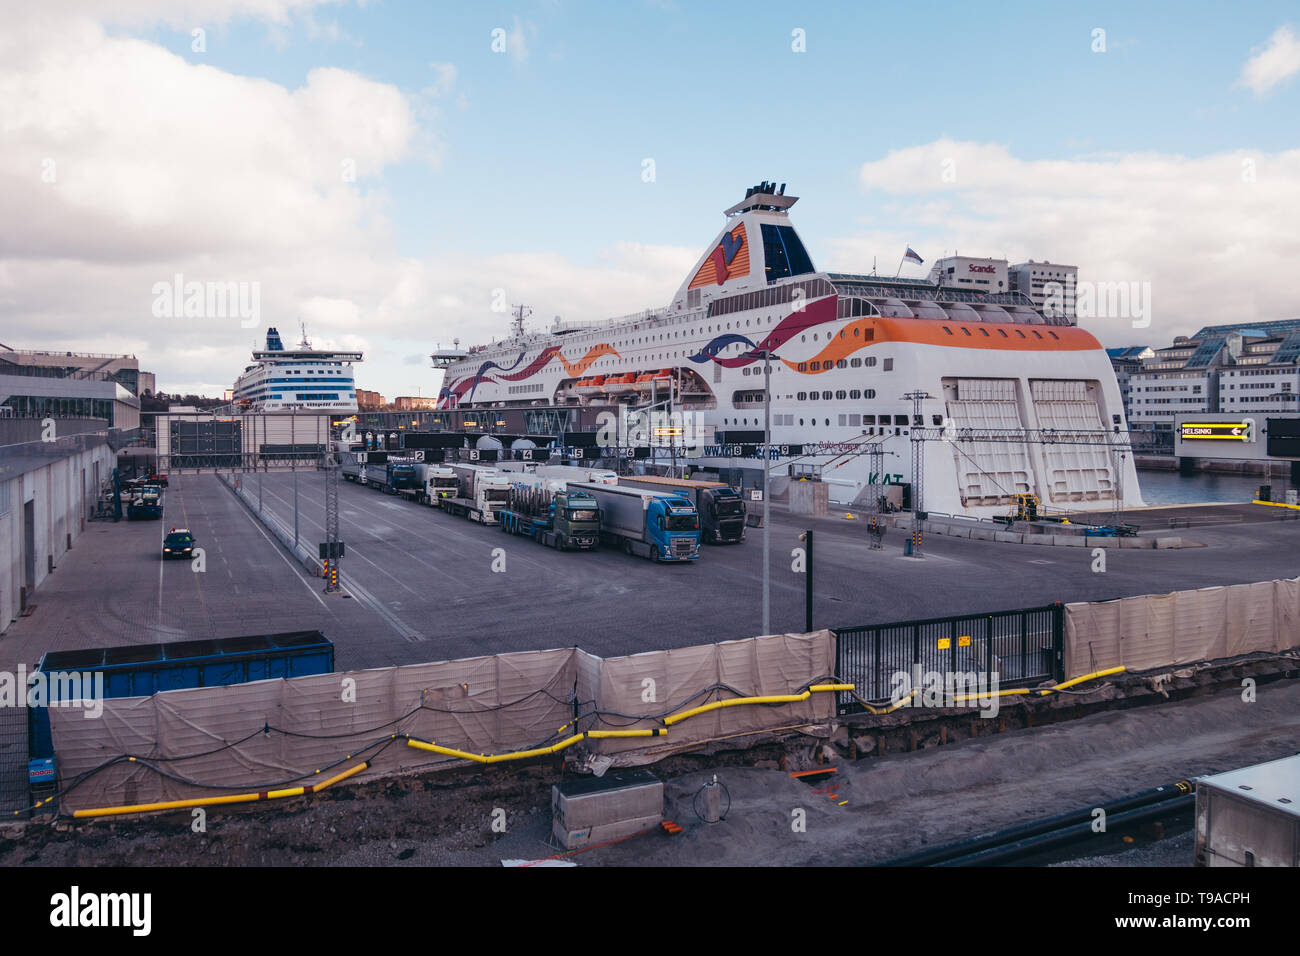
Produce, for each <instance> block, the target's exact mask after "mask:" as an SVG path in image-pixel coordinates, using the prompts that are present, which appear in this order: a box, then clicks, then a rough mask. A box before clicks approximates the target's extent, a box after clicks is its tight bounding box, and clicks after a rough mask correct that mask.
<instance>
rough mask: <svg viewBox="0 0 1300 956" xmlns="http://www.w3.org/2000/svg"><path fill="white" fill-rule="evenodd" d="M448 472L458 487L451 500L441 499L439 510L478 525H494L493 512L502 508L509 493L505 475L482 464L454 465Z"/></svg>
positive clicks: (495, 518) (508, 484)
mask: <svg viewBox="0 0 1300 956" xmlns="http://www.w3.org/2000/svg"><path fill="white" fill-rule="evenodd" d="M451 470H452V471H453V472H454V473H455V475H456V480H457V483H458V484H459V488H458V489H457V494H456V495H455V497H451V498H443V499H442V510H443V511H447V512H450V513H451V514H454V515H464V516H465V517H467V518H469V519H470V520H471V521H477V522H479V523H480V524H496V520H497V512H498V511H500V510H501V509H502V508H504V507H505V506H506V499H507V498H508V497H509V494H510V482H509V480H508V479H507V478H506V476H505V475H504V474H503V473H502V472H499V471H497V470H496V469H495V468H491V467H488V466H486V465H462V464H456V465H452V466H451Z"/></svg>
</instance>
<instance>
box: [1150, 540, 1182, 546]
mask: <svg viewBox="0 0 1300 956" xmlns="http://www.w3.org/2000/svg"><path fill="white" fill-rule="evenodd" d="M1182 546H1183V539H1182V538H1156V547H1157V548H1181V547H1182Z"/></svg>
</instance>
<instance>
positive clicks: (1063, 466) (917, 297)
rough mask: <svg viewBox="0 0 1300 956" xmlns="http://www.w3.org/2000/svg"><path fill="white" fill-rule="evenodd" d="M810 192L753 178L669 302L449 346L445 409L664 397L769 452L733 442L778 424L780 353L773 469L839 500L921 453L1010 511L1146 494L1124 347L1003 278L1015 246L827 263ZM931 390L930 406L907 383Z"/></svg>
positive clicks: (940, 484)
mask: <svg viewBox="0 0 1300 956" xmlns="http://www.w3.org/2000/svg"><path fill="white" fill-rule="evenodd" d="M796 201H797V197H794V196H787V195H785V186H784V184H782V186H781V187H780V188H779V189H778V188H777V187H776V185H775V184H774V183H767V182H764V183H762V184H760V185H758V186H755V187H751V188H750V189H749V190H747V192H746V195H745V198H744V199H743V200H742V201H741V202H739V203H736V204H735V205H734V206H732V207H731V208H729V209H727V210H726V211H725V215H726V217H727V221H726V224H725V226H724V228H723V229H722V231H721V232H720V233H719V234H718V235H717V237H716V238H715V239H714V240H713V242H712V243H711V244H710V245H709V246H708V247H707V249H706V250H705V252H704V254H703V256H701V258H700V260H699V261H698V262H697V263H696V265H695V267H694V268H693V269H692V270H691V272H690V273H689V274H688V276H687V277H686V279H685V281H684V282H683V283H682V285H681V287H680V288H679V289H678V290H677V293H676V294H675V295H674V296H673V298H672V300H671V301H670V302H669V303H668V305H667V306H666V307H664V308H662V309H657V310H650V311H647V312H644V313H639V314H637V315H633V316H626V317H623V318H617V319H610V320H607V321H604V322H599V323H588V324H565V323H561V322H559V321H558V320H557V323H556V326H555V328H554V329H553V330H552V331H551V332H549V333H543V334H525V333H524V332H523V329H522V323H521V322H519V323H516V328H515V330H514V334H513V335H512V336H511V337H510V338H508V339H506V340H504V341H501V342H497V343H494V344H492V345H490V346H479V347H476V348H472V349H470V350H468V352H467V353H461V352H459V351H457V353H456V354H454V355H451V354H448V355H444V354H443V353H439V355H438V356H435V363H436V364H438V365H441V366H443V367H445V368H446V376H445V379H444V383H443V388H442V391H441V393H440V403H439V407H440V408H460V409H466V408H486V407H502V406H516V405H521V404H522V405H533V406H538V405H541V406H571V405H575V404H610V403H626V404H629V405H630V406H635V405H645V404H647V403H648V400H649V398H650V397H651V396H652V395H653V396H654V397H656V398H658V399H662V398H664V396H666V395H667V396H670V397H671V398H672V400H673V402H674V409H675V410H678V411H681V412H684V413H688V414H689V413H694V414H695V415H697V416H698V417H699V419H700V420H701V421H702V422H703V423H704V426H705V428H706V430H707V431H708V432H709V434H710V435H711V436H712V441H710V442H709V444H708V446H706V447H705V448H704V449H703V454H701V455H698V456H696V457H693V458H691V459H690V463H691V464H692V465H693V466H695V467H696V468H704V469H715V468H716V469H718V470H720V471H721V470H722V469H736V468H739V469H754V468H757V467H761V466H760V465H759V463H758V462H756V461H754V460H753V458H743V457H737V452H738V451H739V449H740V446H746V448H747V450H748V449H752V448H753V447H754V446H756V445H757V446H758V447H759V448H760V449H761V448H762V443H763V442H764V432H763V427H764V361H763V358H762V355H763V354H764V353H765V352H766V353H767V354H768V355H770V359H771V361H770V367H771V397H770V408H771V442H772V445H773V446H774V447H773V448H772V449H771V451H770V453H769V454H770V465H771V472H770V473H771V474H772V475H773V476H782V475H786V474H789V475H790V476H791V477H813V478H819V479H820V480H822V481H824V482H826V483H827V484H828V485H829V492H830V500H831V501H833V502H836V503H840V504H862V503H864V502H866V501H867V500H868V499H871V500H875V499H876V498H878V492H879V489H878V488H873V487H872V483H873V482H877V483H881V484H896V485H906V484H908V483H910V482H911V480H912V471H913V464H912V462H913V457H914V452H919V453H920V454H921V456H922V468H923V472H924V477H923V489H924V493H923V499H922V500H923V503H924V507H925V508H926V509H927V510H930V511H938V512H947V513H953V514H957V513H963V514H974V515H985V516H986V515H993V514H1004V513H1006V511H1007V506H1008V505H1009V504H1012V503H1014V502H1015V501H1016V496H1018V495H1024V494H1033V495H1037V496H1038V498H1039V501H1040V503H1041V506H1042V507H1043V508H1045V509H1056V510H1069V511H1087V510H1091V511H1107V510H1111V509H1113V508H1115V506H1116V503H1117V500H1118V502H1119V503H1120V504H1122V505H1126V506H1134V505H1140V504H1141V503H1142V502H1141V498H1140V493H1139V490H1138V481H1137V473H1136V470H1135V468H1134V465H1133V456H1132V455H1131V454H1129V453H1126V452H1125V453H1121V451H1120V450H1118V446H1120V445H1121V443H1122V442H1123V439H1124V436H1125V435H1126V432H1127V423H1126V422H1125V420H1124V406H1123V402H1122V400H1121V396H1120V390H1119V387H1118V385H1117V383H1116V379H1115V373H1114V371H1113V369H1112V366H1111V364H1110V360H1109V358H1108V357H1107V354H1106V352H1105V350H1104V349H1103V348H1102V346H1101V344H1100V343H1099V342H1098V341H1097V339H1096V338H1095V337H1094V336H1093V335H1091V334H1090V333H1088V332H1086V331H1084V330H1083V329H1080V328H1077V327H1076V326H1075V325H1074V324H1073V323H1072V322H1071V320H1070V319H1069V318H1068V317H1066V316H1067V315H1068V312H1065V313H1063V312H1061V311H1060V310H1053V309H1050V308H1048V309H1043V308H1038V307H1036V306H1035V297H1034V294H1033V293H1032V292H1031V294H1030V295H1026V294H1025V293H1024V292H1021V291H1012V290H1010V289H1009V288H1007V286H1008V285H1009V283H1007V282H1006V281H1005V280H1006V275H1007V272H1006V263H1005V262H1003V263H1002V264H1001V268H1000V270H999V269H998V268H996V267H994V266H992V265H987V264H983V263H992V262H995V261H996V260H964V259H963V260H944V263H949V262H952V261H959V262H961V263H962V267H961V268H960V269H958V270H956V271H959V272H961V273H966V272H968V271H969V273H970V276H969V277H968V276H966V275H952V273H953V271H954V270H953V269H952V268H951V267H949V268H945V269H935V270H934V271H933V272H932V273H931V275H930V277H929V278H927V279H915V278H913V279H908V278H897V277H885V276H879V275H874V274H873V275H846V274H838V273H827V272H821V271H818V270H817V269H816V268H815V267H814V265H813V262H812V259H811V257H810V256H809V254H808V252H807V250H806V249H805V247H804V244H803V242H802V241H801V240H800V238H799V236H798V234H797V233H796V231H795V229H794V226H793V225H791V223H790V219H789V209H790V207H791V206H793V205H794V204H795V202H796ZM909 252H910V250H909ZM967 262H969V264H966V263H967ZM1034 270H1035V276H1037V275H1038V273H1039V267H1038V266H1037V265H1036V266H1034ZM992 274H996V275H999V276H1001V277H1002V278H1001V279H1000V280H999V281H998V282H997V284H994V283H992V282H991V281H990V278H991V275H992ZM963 286H964V287H963ZM1000 286H1001V287H1002V289H1001V290H1000V289H999V287H1000ZM1038 298H1039V299H1040V301H1041V296H1039V297H1038ZM918 392H919V393H922V394H923V395H925V396H927V397H925V398H924V399H922V400H921V401H920V404H919V406H918V405H916V404H915V401H914V399H913V398H911V397H905V396H911V395H913V394H914V393H918ZM918 407H919V415H918V414H917V409H918ZM918 426H919V427H920V428H921V429H922V430H921V431H918V432H916V435H915V436H914V435H913V430H914V429H915V428H917V427H918ZM921 435H924V436H925V437H926V440H925V441H923V442H920V447H919V448H914V446H913V438H914V437H919V436H921ZM1112 436H1113V438H1112ZM872 445H876V446H877V453H876V454H875V455H872V454H869V453H867V449H868V448H869V447H870V446H872ZM760 455H761V452H760ZM873 462H874V463H875V465H874V467H876V468H878V469H882V470H883V472H884V474H883V475H882V474H873V473H872V467H873Z"/></svg>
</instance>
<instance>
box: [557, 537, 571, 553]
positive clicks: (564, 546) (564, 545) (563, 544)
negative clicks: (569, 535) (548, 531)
mask: <svg viewBox="0 0 1300 956" xmlns="http://www.w3.org/2000/svg"><path fill="white" fill-rule="evenodd" d="M555 550H556V551H568V550H569V543H568V542H567V541H565V540H564V535H562V534H557V535H556V536H555Z"/></svg>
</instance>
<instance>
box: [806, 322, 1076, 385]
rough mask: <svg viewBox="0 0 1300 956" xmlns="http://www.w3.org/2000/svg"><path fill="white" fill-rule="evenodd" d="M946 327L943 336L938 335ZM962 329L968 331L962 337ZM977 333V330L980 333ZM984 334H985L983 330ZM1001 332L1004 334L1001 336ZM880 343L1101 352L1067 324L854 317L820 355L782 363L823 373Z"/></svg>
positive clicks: (1015, 350)
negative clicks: (815, 366) (812, 366)
mask: <svg viewBox="0 0 1300 956" xmlns="http://www.w3.org/2000/svg"><path fill="white" fill-rule="evenodd" d="M945 329H950V330H951V334H950V333H949V332H946V331H944V330H945ZM963 329H969V330H970V334H969V335H967V334H966V333H965V332H964V331H962V330H963ZM981 330H983V331H981ZM985 331H987V332H988V334H987V335H985V334H984V332H985ZM1004 333H1005V334H1004ZM880 342H910V343H914V344H917V345H941V346H943V347H945V348H955V349H994V350H998V351H1004V352H1086V351H1092V350H1095V349H1100V348H1101V343H1100V342H1098V341H1097V339H1096V337H1095V336H1094V335H1093V334H1092V333H1091V332H1085V331H1084V330H1083V329H1080V328H1076V327H1074V326H1067V325H1054V326H1050V327H1049V326H1041V325H1040V326H1034V325H1022V324H1015V323H1010V322H954V321H951V320H948V319H881V318H864V319H857V320H855V321H853V322H850V323H849V324H848V325H846V326H844V328H843V329H841V330H840V331H839V332H838V333H837V334H836V336H835V338H833V339H832V340H831V341H830V342H828V343H827V344H826V346H825V348H823V349H822V350H821V351H820V352H818V353H817V354H816V355H814V356H812V357H811V358H808V359H805V360H804V361H803V362H792V361H790V360H789V359H782V360H781V361H782V362H784V363H785V364H786V365H787V366H788V367H789V368H792V369H794V370H795V371H799V366H800V365H803V364H805V363H810V362H821V363H822V367H821V368H820V369H819V370H818V371H816V372H810V371H806V370H805V371H804V372H803V374H804V375H819V374H821V373H822V372H829V371H830V370H831V369H833V368H834V367H835V363H836V362H838V361H839V360H840V359H842V358H846V357H848V356H849V355H852V354H853V353H854V352H857V351H859V350H861V349H864V348H867V347H868V346H871V345H876V344H878V343H880Z"/></svg>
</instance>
